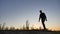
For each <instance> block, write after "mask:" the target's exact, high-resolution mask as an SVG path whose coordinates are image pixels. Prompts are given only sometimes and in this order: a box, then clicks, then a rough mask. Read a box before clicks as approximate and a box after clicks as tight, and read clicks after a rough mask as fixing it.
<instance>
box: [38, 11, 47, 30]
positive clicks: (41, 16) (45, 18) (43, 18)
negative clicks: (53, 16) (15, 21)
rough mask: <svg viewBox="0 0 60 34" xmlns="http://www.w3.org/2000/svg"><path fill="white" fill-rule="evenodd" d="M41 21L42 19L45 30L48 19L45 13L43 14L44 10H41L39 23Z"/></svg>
mask: <svg viewBox="0 0 60 34" xmlns="http://www.w3.org/2000/svg"><path fill="white" fill-rule="evenodd" d="M40 19H41V22H42V25H43V27H44V29H46V27H45V24H44V22H45V20H46V21H47V17H46V15H45V13H43V12H42V10H40V15H39V22H40Z"/></svg>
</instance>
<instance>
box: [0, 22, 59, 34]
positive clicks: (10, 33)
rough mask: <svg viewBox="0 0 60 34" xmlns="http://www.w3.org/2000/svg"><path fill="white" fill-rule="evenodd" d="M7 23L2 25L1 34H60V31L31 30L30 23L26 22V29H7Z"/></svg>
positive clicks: (0, 26)
mask: <svg viewBox="0 0 60 34" xmlns="http://www.w3.org/2000/svg"><path fill="white" fill-rule="evenodd" d="M5 25H6V23H3V25H2V24H0V34H60V31H52V30H49V29H46V30H44V29H41V28H40V29H34V28H33V27H32V28H31V30H30V29H29V23H28V21H26V27H24V26H23V28H22V29H15V27H10V28H9V27H6V26H5Z"/></svg>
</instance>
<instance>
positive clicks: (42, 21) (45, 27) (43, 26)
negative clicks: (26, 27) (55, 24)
mask: <svg viewBox="0 0 60 34" xmlns="http://www.w3.org/2000/svg"><path fill="white" fill-rule="evenodd" d="M42 25H43V27H44V30H45V29H46V27H45V24H44V21H43V20H42Z"/></svg>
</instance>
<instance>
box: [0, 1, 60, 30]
mask: <svg viewBox="0 0 60 34" xmlns="http://www.w3.org/2000/svg"><path fill="white" fill-rule="evenodd" d="M39 10H42V11H43V12H45V13H46V16H47V19H48V21H47V22H45V24H46V27H47V28H55V29H59V28H60V0H0V24H3V23H4V22H5V23H6V25H7V26H15V27H21V26H23V25H25V23H26V20H28V21H29V24H30V26H33V24H34V25H36V26H41V27H42V25H41V22H38V18H39Z"/></svg>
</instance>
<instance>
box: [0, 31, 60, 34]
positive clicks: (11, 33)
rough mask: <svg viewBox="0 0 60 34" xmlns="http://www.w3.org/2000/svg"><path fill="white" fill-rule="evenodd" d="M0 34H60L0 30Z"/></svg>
mask: <svg viewBox="0 0 60 34" xmlns="http://www.w3.org/2000/svg"><path fill="white" fill-rule="evenodd" d="M0 34H60V31H39V30H15V31H12V30H5V31H3V30H0Z"/></svg>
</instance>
